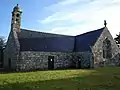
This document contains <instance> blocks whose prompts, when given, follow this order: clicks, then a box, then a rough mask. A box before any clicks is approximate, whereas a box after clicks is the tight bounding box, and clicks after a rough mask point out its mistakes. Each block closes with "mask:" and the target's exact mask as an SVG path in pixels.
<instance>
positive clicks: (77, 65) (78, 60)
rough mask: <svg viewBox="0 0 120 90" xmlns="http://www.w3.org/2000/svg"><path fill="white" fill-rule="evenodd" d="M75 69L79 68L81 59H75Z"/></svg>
mask: <svg viewBox="0 0 120 90" xmlns="http://www.w3.org/2000/svg"><path fill="white" fill-rule="evenodd" d="M76 68H78V69H80V68H81V57H77V62H76Z"/></svg>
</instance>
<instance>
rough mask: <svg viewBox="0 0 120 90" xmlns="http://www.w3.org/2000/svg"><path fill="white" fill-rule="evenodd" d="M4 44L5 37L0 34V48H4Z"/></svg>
mask: <svg viewBox="0 0 120 90" xmlns="http://www.w3.org/2000/svg"><path fill="white" fill-rule="evenodd" d="M5 45H6V42H5V38H4V37H1V36H0V49H4V48H5Z"/></svg>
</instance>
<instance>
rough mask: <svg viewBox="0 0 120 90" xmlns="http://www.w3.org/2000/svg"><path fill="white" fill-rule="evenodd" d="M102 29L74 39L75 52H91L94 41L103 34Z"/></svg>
mask: <svg viewBox="0 0 120 90" xmlns="http://www.w3.org/2000/svg"><path fill="white" fill-rule="evenodd" d="M103 30H104V27H103V28H100V29H98V30H93V31H90V32H87V33H84V34H81V35H77V36H76V37H75V52H84V51H91V48H90V47H91V46H93V45H94V44H95V42H96V40H97V39H98V38H99V36H100V35H101V33H102V32H103Z"/></svg>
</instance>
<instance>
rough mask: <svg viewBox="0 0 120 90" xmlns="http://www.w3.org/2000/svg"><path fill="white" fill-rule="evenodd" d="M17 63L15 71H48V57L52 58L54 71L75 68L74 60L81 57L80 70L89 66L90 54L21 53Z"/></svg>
mask: <svg viewBox="0 0 120 90" xmlns="http://www.w3.org/2000/svg"><path fill="white" fill-rule="evenodd" d="M20 55H21V58H20V60H19V61H18V62H17V71H29V70H36V69H37V70H42V69H48V56H54V69H60V68H61V69H65V68H76V60H77V59H78V57H81V58H80V60H81V68H87V67H88V66H89V65H90V57H91V56H90V55H91V54H90V53H88V52H84V53H81V52H79V53H62V52H33V51H31V52H30V51H27V52H25V51H24V52H21V54H20Z"/></svg>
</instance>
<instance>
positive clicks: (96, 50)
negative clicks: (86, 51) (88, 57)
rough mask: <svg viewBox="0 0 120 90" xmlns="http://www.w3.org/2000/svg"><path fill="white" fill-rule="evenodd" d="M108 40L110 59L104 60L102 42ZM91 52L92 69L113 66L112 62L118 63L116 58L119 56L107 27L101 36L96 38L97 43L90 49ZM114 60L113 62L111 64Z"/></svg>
mask: <svg viewBox="0 0 120 90" xmlns="http://www.w3.org/2000/svg"><path fill="white" fill-rule="evenodd" d="M106 38H108V39H109V40H110V42H111V48H112V50H111V53H112V58H110V59H105V58H103V41H104V40H105V39H106ZM92 52H93V58H94V67H95V68H97V67H101V66H109V65H115V63H114V62H116V61H117V62H118V61H119V58H118V57H117V58H116V56H117V55H118V54H119V48H118V46H117V45H116V43H115V41H114V39H113V37H112V36H111V34H110V32H109V30H108V29H107V27H105V29H104V31H103V32H102V34H101V36H100V37H99V38H98V40H97V42H96V43H95V45H94V46H93V47H92ZM114 58H115V59H114ZM113 60H114V62H113Z"/></svg>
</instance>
